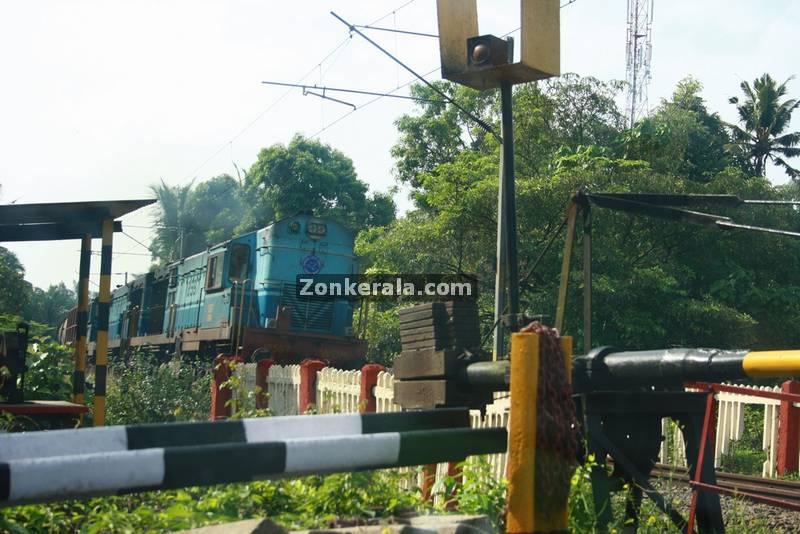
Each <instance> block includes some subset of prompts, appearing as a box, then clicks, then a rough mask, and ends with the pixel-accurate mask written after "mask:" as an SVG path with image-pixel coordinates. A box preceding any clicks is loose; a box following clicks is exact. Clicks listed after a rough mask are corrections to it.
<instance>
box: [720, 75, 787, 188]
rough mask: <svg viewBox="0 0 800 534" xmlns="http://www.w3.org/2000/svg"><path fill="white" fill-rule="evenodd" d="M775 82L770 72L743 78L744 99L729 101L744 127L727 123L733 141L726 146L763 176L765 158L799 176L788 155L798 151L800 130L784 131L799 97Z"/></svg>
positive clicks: (735, 98)
mask: <svg viewBox="0 0 800 534" xmlns="http://www.w3.org/2000/svg"><path fill="white" fill-rule="evenodd" d="M791 79H792V78H789V79H788V80H786V81H785V82H783V83H782V84H780V85H778V83H777V82H776V81H775V80H774V79H773V78H772V76H770V75H769V74H764V75H763V76H761V77H760V78H757V79H755V80H754V81H753V85H752V86H751V85H750V83H748V82H742V83H741V85H740V87H741V88H742V92H744V100H743V101H742V102H740V101H739V98H738V97H735V96H734V97H732V98H731V99H730V100H729V102H730V103H731V104H735V105H736V109H737V110H738V111H739V121H740V122H741V123H742V124H743V126H744V128H740V127H739V126H736V125H733V124H729V125H728V126H729V127H730V129H731V133H732V137H733V142H732V143H731V144H730V145H729V147H728V148H729V149H730V150H731V151H732V152H733V153H734V154H736V155H738V156H740V157H742V158H743V159H744V160H745V161H746V162H747V163H748V164H749V165H750V166H751V168H752V170H753V172H754V173H755V174H756V175H757V176H764V175H765V172H766V167H767V162H768V161H772V162H774V163H775V164H776V165H778V166H780V167H783V169H784V171H786V174H788V175H789V176H790V177H791V178H793V179H796V178H798V177H800V171H798V170H797V169H795V168H794V167H792V166H791V165H789V163H788V162H787V161H786V160H787V158H792V157H795V156H798V155H800V148H798V147H797V145H798V144H800V132H786V129H787V128H788V127H789V122H790V121H791V118H792V112H793V111H794V110H795V109H797V108H798V106H800V101H798V100H796V99H793V98H789V99H786V100H783V101H781V98H782V97H784V96H786V92H787V89H786V84H787V83H788V82H789V80H791Z"/></svg>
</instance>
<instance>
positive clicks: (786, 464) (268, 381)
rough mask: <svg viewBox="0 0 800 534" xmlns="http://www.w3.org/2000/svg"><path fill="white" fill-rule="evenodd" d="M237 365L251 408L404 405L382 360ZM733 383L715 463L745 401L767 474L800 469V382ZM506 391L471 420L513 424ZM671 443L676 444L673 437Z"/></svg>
mask: <svg viewBox="0 0 800 534" xmlns="http://www.w3.org/2000/svg"><path fill="white" fill-rule="evenodd" d="M220 369H222V374H221V375H220ZM234 369H235V371H234V372H235V374H236V376H238V377H239V379H238V383H239V384H240V386H241V387H240V388H239V389H240V391H239V395H238V397H237V398H236V402H237V403H239V405H240V406H242V405H244V406H247V407H249V408H253V407H262V408H269V410H270V412H271V413H272V414H273V415H297V414H303V413H309V412H313V413H336V412H345V413H346V412H358V411H364V412H393V411H398V410H400V407H399V406H398V405H397V404H395V403H394V376H393V375H392V373H391V370H386V369H384V368H383V367H382V366H380V365H376V364H368V365H366V366H365V367H364V368H362V369H360V370H341V369H334V368H330V367H326V366H325V365H324V364H323V363H322V362H320V361H318V360H310V361H306V362H303V363H302V364H300V365H287V366H280V365H271V363H269V362H267V363H265V362H264V361H262V362H259V363H258V364H241V365H237V366H235V368H234ZM224 371H225V366H217V375H218V376H217V377H216V380H215V382H216V383H222V382H223V381H224V380H225V379H226V376H227V375H225V372H224ZM723 387H726V386H723ZM734 389H735V390H736V391H735V392H727V391H719V392H717V393H716V395H715V399H716V420H717V426H716V434H715V446H714V462H715V465H716V466H717V467H719V465H720V462H721V460H722V457H723V455H725V454H727V453H728V452H730V450H731V444H732V443H733V442H734V441H735V440H738V439H741V438H742V435H743V432H744V416H745V409H744V408H745V406H746V405H756V406H760V407H762V408H763V425H762V440H761V441H762V447H763V450H764V451H765V452H766V454H767V458H766V460H765V461H764V464H763V468H762V476H765V477H774V476H777V475H779V474H789V473H798V472H800V468H799V467H798V466H800V446H799V445H798V442H800V407H799V404H798V403H797V402H795V401H794V400H786V399H785V398H782V397H781V395H784V396H785V395H786V394H788V395H789V396H790V398H792V399H794V397H791V395H797V394H798V393H800V382H796V381H788V382H786V383H784V384H783V386H775V387H764V386H746V387H744V388H741V387H739V388H734ZM254 391H255V392H256V393H255V394H254V393H253V392H254ZM505 395H506V394H505V393H500V394H497V395H496V400H495V401H494V402H493V403H492V404H490V405H487V406H486V410H485V414H481V412H480V411H479V410H473V411H472V412H471V416H472V426H473V427H475V428H483V427H505V426H507V424H508V409H509V406H510V403H509V399H508V398H507V397H506V396H505ZM218 397H219V400H218V401H217V403H216V405H215V406H214V407H212V410H216V411H212V413H213V414H215V416H216V417H225V416H228V415H230V412H231V407H230V405H231V404H232V403H231V402H227V404H228V406H227V407H225V406H220V402H223V403H225V402H226V397H225V396H224V395H222V396H219V395H218ZM227 399H230V397H227ZM248 403H249V404H248ZM662 430H663V435H664V436H665V437H668V439H665V440H664V442H663V443H662V447H661V454H660V458H659V461H660V462H662V463H666V464H674V465H683V466H685V465H686V458H685V457H684V454H683V437H682V435H681V433H680V430H679V429H678V428H677V426H676V425H675V424H673V423H671V422H670V421H669V420H667V419H665V420H663V421H662ZM669 443H671V444H672V445H671V446H670V445H668V444H669ZM490 462H491V466H492V471H493V473H494V474H495V475H496V477H497V478H498V479H501V478H503V476H504V473H505V467H506V457H505V455H504V454H498V455H494V456H493V457H491V458H490ZM437 473H438V476H437V478H438V477H442V476H445V474H446V473H447V465H446V464H443V465H440V466H439V467H438V468H437Z"/></svg>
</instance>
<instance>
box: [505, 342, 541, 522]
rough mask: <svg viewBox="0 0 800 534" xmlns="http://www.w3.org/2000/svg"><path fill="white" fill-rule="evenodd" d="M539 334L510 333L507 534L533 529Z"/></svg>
mask: <svg viewBox="0 0 800 534" xmlns="http://www.w3.org/2000/svg"><path fill="white" fill-rule="evenodd" d="M538 386H539V335H538V334H536V333H533V332H524V333H523V332H517V333H514V334H511V388H510V389H511V411H510V413H509V422H508V496H507V502H508V515H507V518H506V529H507V531H508V532H509V534H521V533H528V532H534V530H535V525H534V523H535V520H534V515H535V514H534V503H535V497H536V496H535V495H534V481H535V474H536V473H535V469H536V412H537V406H536V401H537V393H538Z"/></svg>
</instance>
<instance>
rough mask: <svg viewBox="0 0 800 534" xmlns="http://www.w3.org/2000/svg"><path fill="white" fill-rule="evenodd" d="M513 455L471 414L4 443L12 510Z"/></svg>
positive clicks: (0, 451)
mask: <svg viewBox="0 0 800 534" xmlns="http://www.w3.org/2000/svg"><path fill="white" fill-rule="evenodd" d="M505 448H506V431H505V429H502V428H498V429H472V428H470V427H469V412H468V411H467V410H466V409H444V410H432V411H425V412H394V413H387V414H332V415H318V416H313V417H303V416H295V417H271V418H256V419H244V420H236V421H221V422H215V423H210V422H199V423H169V424H159V425H137V426H127V427H106V428H98V429H81V430H60V431H52V432H30V433H20V434H7V435H2V436H0V504H1V505H4V506H8V505H16V504H24V503H33V502H45V501H50V500H61V499H67V498H76V497H88V496H94V495H105V494H115V493H130V492H137V491H149V490H160V489H170V488H179V487H186V486H199V485H210V484H221V483H233V482H247V481H251V480H255V479H268V478H275V477H283V476H299V475H307V474H325V473H335V472H343V471H353V470H362V469H380V468H391V467H402V466H410V465H420V464H429V463H436V462H443V461H448V460H460V459H464V458H466V457H468V456H471V455H476V454H495V453H498V452H501V451H504V450H505Z"/></svg>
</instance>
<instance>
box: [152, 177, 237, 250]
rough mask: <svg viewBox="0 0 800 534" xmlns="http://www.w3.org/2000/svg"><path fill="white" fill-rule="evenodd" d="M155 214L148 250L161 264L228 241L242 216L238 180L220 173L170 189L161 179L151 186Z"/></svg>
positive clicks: (234, 232)
mask: <svg viewBox="0 0 800 534" xmlns="http://www.w3.org/2000/svg"><path fill="white" fill-rule="evenodd" d="M151 190H152V191H153V193H155V195H156V198H158V201H159V202H158V208H159V211H158V213H157V214H156V216H155V218H154V220H153V222H154V223H155V226H156V231H155V238H154V239H153V242H152V243H151V246H150V249H151V251H152V252H153V257H154V258H156V259H159V260H160V261H161V263H166V262H169V261H173V260H176V259H178V258H181V257H186V256H190V255H192V254H196V253H198V252H201V251H202V250H205V248H206V247H207V246H208V245H212V244H215V243H219V242H222V241H225V240H226V239H230V238H231V237H233V236H234V235H235V234H236V230H237V228H238V227H239V226H240V225H241V223H242V219H243V216H244V212H245V210H244V204H243V200H242V190H241V186H240V184H239V181H238V180H236V179H235V178H233V177H231V176H229V175H227V174H222V175H219V176H215V177H214V178H211V179H210V180H206V181H205V182H201V183H199V184H198V185H196V186H195V184H194V182H192V183H190V184H188V185H182V186H181V185H179V186H170V185H167V184H166V183H165V182H164V181H163V180H162V181H161V183H160V184H158V185H154V186H152V187H151Z"/></svg>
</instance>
